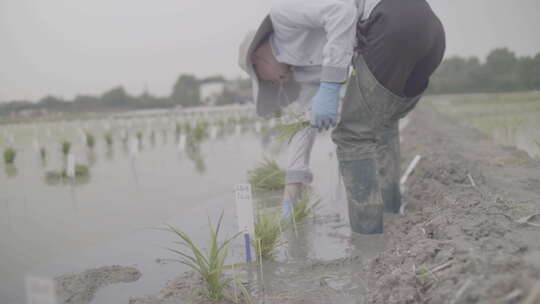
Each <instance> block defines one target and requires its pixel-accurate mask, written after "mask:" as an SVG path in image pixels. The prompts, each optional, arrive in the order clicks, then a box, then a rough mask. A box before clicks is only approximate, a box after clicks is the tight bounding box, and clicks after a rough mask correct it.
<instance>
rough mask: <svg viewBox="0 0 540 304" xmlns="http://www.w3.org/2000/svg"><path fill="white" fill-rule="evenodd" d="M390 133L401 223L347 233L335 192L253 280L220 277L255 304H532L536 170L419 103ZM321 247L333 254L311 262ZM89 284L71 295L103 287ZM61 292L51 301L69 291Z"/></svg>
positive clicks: (188, 297) (167, 292)
mask: <svg viewBox="0 0 540 304" xmlns="http://www.w3.org/2000/svg"><path fill="white" fill-rule="evenodd" d="M402 136H403V139H404V140H403V145H402V154H403V155H402V157H403V163H404V166H403V167H404V168H405V167H406V165H407V164H408V163H409V162H410V161H411V160H412V159H413V157H414V156H415V155H422V157H423V158H422V159H421V161H420V162H419V164H418V166H417V168H416V170H415V171H414V172H413V174H412V175H411V177H410V178H409V180H408V182H407V189H406V192H405V200H406V201H407V203H408V204H407V208H406V212H405V215H403V216H387V217H386V219H385V235H384V237H381V236H360V235H351V233H350V232H349V229H348V226H347V221H346V219H345V218H344V214H346V212H345V211H344V210H343V209H344V208H343V206H344V205H343V204H344V198H343V195H342V193H337V194H331V195H326V196H323V200H322V207H321V211H318V212H317V214H316V215H315V218H314V219H311V220H308V221H307V222H306V223H305V224H303V225H301V226H300V227H299V228H298V231H297V232H296V233H294V232H291V231H288V232H287V233H285V235H284V238H285V239H286V241H287V242H288V243H287V244H286V245H285V246H284V248H282V250H281V251H280V254H279V255H278V257H277V258H276V261H274V262H267V263H264V264H263V267H262V275H261V269H260V268H258V266H254V267H250V268H243V269H237V270H236V271H234V272H232V271H228V272H227V275H228V276H233V277H237V278H239V280H241V281H243V282H244V284H245V286H246V288H247V289H248V290H249V291H250V293H251V294H252V296H253V298H254V302H255V303H520V302H521V301H523V300H526V299H527V300H529V301H530V302H527V303H540V298H539V295H538V286H539V285H538V282H540V242H538V240H540V228H539V227H538V225H539V224H540V221H539V220H538V217H532V218H530V220H529V221H528V222H525V221H524V219H525V218H528V217H530V216H532V215H534V214H537V213H540V161H539V160H538V159H532V158H530V157H529V156H527V155H526V154H525V153H523V152H520V151H518V150H516V149H515V148H509V147H503V146H500V145H497V144H496V143H494V142H493V141H492V140H491V139H489V138H488V137H486V136H485V135H483V134H482V133H480V132H478V131H476V130H474V129H471V128H469V127H466V126H464V125H462V123H459V122H456V121H455V120H451V119H449V118H447V117H444V116H442V115H441V114H439V113H437V112H436V111H435V110H434V109H433V108H431V107H430V106H426V105H424V106H420V107H419V108H418V109H417V110H415V112H414V113H413V114H412V119H411V122H410V124H409V126H408V127H407V128H406V129H405V130H404V132H403V134H402ZM333 161H335V159H334V160H333ZM333 176H334V175H333ZM319 189H325V188H324V187H322V188H321V187H319ZM326 189H328V188H326ZM340 192H341V191H340ZM326 194H328V193H326ZM274 206H277V202H276V204H275V205H274ZM344 244H346V245H344ZM314 248H315V249H314ZM343 248H345V250H343ZM237 250H238V248H237ZM333 250H335V251H340V252H341V255H342V256H341V257H339V258H333V259H332V258H330V259H328V258H326V259H325V258H322V257H323V256H325V252H332V251H333ZM313 252H319V254H314V253H313ZM236 256H237V259H238V257H239V256H240V255H239V254H237V255H236ZM329 256H331V255H329ZM118 271H119V272H122V271H124V270H121V269H118ZM142 276H143V277H144V276H145V274H144V273H143V274H142ZM80 277H81V276H80V275H79V276H78V278H80ZM95 278H96V277H95V276H94V277H93V278H92V279H89V280H88V285H89V287H88V288H86V289H84V288H83V290H89V289H91V288H94V287H96V286H100V285H102V284H103V283H99V284H96V282H95ZM58 280H59V281H60V282H61V281H62V279H61V278H60V279H58ZM77 280H79V279H77ZM102 280H103V282H109V281H107V280H106V279H105V278H102ZM69 286H70V285H69V284H68V285H64V288H63V289H62V288H61V290H62V291H61V294H63V295H66V296H67V295H69V294H70V293H72V294H75V293H76V292H78V290H81V289H80V287H77V288H75V289H73V290H72V289H71V288H70V287H69ZM535 286H536V287H535ZM200 288H202V284H201V281H200V279H199V278H198V277H197V276H196V275H194V274H193V273H190V272H186V273H183V274H180V275H179V276H178V277H177V278H175V279H173V280H170V281H169V282H168V283H167V284H166V285H165V286H163V287H162V288H161V290H156V291H155V293H153V294H149V295H147V296H144V297H132V298H131V300H130V301H129V303H133V304H142V303H144V304H146V303H207V302H208V301H207V300H205V299H204V297H202V296H200V295H198V292H197V291H198V290H199V289H200ZM229 291H230V292H231V294H234V288H232V287H231V288H230V289H229ZM236 291H237V292H238V290H236ZM535 292H536V295H535ZM66 296H64V297H63V298H64V299H65V298H66ZM67 298H69V296H67ZM72 299H74V298H72ZM226 302H227V301H223V303H226ZM229 302H230V301H229ZM65 303H87V302H85V301H84V298H81V301H79V302H65Z"/></svg>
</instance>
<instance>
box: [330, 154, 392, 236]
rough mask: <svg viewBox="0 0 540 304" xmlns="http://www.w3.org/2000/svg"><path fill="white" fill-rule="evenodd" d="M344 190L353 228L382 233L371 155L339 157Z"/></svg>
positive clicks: (373, 164)
mask: <svg viewBox="0 0 540 304" xmlns="http://www.w3.org/2000/svg"><path fill="white" fill-rule="evenodd" d="M339 169H340V172H341V175H342V176H343V183H344V184H345V189H346V191H347V201H348V205H349V220H350V224H351V228H352V230H353V231H354V232H356V233H360V234H379V233H383V211H384V210H383V209H384V206H383V202H382V198H381V191H380V188H379V183H378V180H377V164H376V161H375V160H374V159H365V160H350V161H340V162H339Z"/></svg>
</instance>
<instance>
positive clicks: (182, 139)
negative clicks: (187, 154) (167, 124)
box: [178, 134, 187, 152]
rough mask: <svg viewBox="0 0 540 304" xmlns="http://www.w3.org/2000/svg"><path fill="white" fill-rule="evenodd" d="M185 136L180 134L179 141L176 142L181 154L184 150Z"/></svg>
mask: <svg viewBox="0 0 540 304" xmlns="http://www.w3.org/2000/svg"><path fill="white" fill-rule="evenodd" d="M186 141H187V138H186V135H185V134H182V135H180V139H179V140H178V152H182V151H184V150H185V149H186Z"/></svg>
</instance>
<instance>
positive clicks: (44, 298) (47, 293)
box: [25, 276, 58, 304]
mask: <svg viewBox="0 0 540 304" xmlns="http://www.w3.org/2000/svg"><path fill="white" fill-rule="evenodd" d="M25 281H26V284H25V285H26V299H27V303H28V304H56V303H58V302H57V301H56V291H55V284H54V282H53V280H51V279H43V278H37V277H31V276H27V277H26V279H25Z"/></svg>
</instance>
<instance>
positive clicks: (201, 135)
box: [188, 122, 210, 142]
mask: <svg viewBox="0 0 540 304" xmlns="http://www.w3.org/2000/svg"><path fill="white" fill-rule="evenodd" d="M208 136H210V135H209V134H208V124H207V123H205V122H200V123H197V125H196V126H195V128H193V131H192V132H191V133H190V134H189V137H188V141H189V142H201V141H203V140H205V139H207V138H208Z"/></svg>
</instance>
